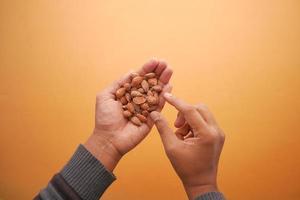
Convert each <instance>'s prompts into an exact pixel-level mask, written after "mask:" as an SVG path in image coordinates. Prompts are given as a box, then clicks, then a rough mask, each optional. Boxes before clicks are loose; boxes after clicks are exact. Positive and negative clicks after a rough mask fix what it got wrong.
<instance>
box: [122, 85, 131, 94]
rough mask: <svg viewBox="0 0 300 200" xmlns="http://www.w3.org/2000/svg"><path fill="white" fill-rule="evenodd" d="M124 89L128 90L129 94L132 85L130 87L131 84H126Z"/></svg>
mask: <svg viewBox="0 0 300 200" xmlns="http://www.w3.org/2000/svg"><path fill="white" fill-rule="evenodd" d="M123 87H124V88H125V89H126V91H127V92H129V91H130V88H131V85H130V83H124V85H123Z"/></svg>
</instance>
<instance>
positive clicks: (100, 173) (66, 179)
mask: <svg viewBox="0 0 300 200" xmlns="http://www.w3.org/2000/svg"><path fill="white" fill-rule="evenodd" d="M114 180H115V176H114V175H113V174H112V173H110V172H109V171H108V170H106V169H105V167H104V166H103V164H102V163H100V161H99V160H97V159H96V158H95V157H94V156H93V155H92V154H91V153H90V152H89V151H88V150H87V149H86V148H85V147H84V146H83V145H80V146H79V147H78V148H77V150H76V152H75V153H74V155H73V156H72V158H71V159H70V161H69V162H68V163H67V164H66V166H65V167H64V168H63V169H62V170H61V172H60V173H58V174H56V175H55V176H54V177H53V178H52V179H51V181H50V182H49V184H48V186H47V187H46V188H45V189H43V190H42V191H41V192H40V193H39V195H38V196H37V197H36V198H35V199H42V200H45V199H75V200H76V199H87V200H96V199H97V200H98V199H99V198H100V197H101V195H102V194H103V193H104V191H105V190H106V189H107V187H108V186H109V185H110V184H111V183H112V182H113V181H114Z"/></svg>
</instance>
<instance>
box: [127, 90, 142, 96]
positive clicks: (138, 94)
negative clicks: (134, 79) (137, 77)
mask: <svg viewBox="0 0 300 200" xmlns="http://www.w3.org/2000/svg"><path fill="white" fill-rule="evenodd" d="M130 94H131V97H140V96H143V95H142V93H140V92H139V91H131V93H130Z"/></svg>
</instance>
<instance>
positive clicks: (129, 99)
mask: <svg viewBox="0 0 300 200" xmlns="http://www.w3.org/2000/svg"><path fill="white" fill-rule="evenodd" d="M125 98H126V100H127V101H128V102H130V101H131V95H130V94H129V93H126V94H125Z"/></svg>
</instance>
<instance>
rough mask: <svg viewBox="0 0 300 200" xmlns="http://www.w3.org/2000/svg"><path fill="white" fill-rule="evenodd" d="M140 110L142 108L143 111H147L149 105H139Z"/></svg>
mask: <svg viewBox="0 0 300 200" xmlns="http://www.w3.org/2000/svg"><path fill="white" fill-rule="evenodd" d="M141 108H142V109H143V110H148V108H149V105H148V104H147V103H143V104H142V105H141Z"/></svg>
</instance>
